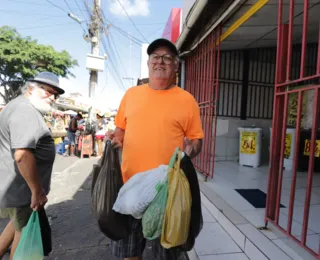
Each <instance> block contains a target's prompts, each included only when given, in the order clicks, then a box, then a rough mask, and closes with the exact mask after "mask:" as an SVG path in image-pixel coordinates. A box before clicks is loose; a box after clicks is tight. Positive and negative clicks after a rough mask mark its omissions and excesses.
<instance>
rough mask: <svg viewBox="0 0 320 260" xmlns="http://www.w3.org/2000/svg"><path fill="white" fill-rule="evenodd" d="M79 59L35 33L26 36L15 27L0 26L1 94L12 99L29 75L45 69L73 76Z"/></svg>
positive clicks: (31, 75) (63, 75) (7, 99)
mask: <svg viewBox="0 0 320 260" xmlns="http://www.w3.org/2000/svg"><path fill="white" fill-rule="evenodd" d="M75 66H78V62H77V61H76V60H74V59H72V57H71V56H70V54H69V53H68V52H67V51H61V52H58V51H56V50H55V49H54V48H53V47H52V46H45V45H42V44H38V43H37V41H36V40H33V39H31V37H22V36H21V35H20V34H19V33H18V32H17V31H16V30H15V29H13V28H10V27H8V26H3V27H0V88H4V91H3V92H4V93H3V94H2V93H0V95H1V96H2V97H3V98H4V100H5V102H6V103H8V102H9V101H10V100H11V99H12V98H13V97H14V96H15V92H16V90H17V88H19V87H20V86H21V85H22V84H23V83H24V82H25V81H26V80H27V79H28V78H31V77H34V76H35V75H36V74H38V73H39V72H41V71H50V72H53V73H55V74H57V75H59V76H62V77H68V76H73V75H72V73H71V71H70V69H72V68H73V67H75Z"/></svg>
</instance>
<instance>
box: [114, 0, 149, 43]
mask: <svg viewBox="0 0 320 260" xmlns="http://www.w3.org/2000/svg"><path fill="white" fill-rule="evenodd" d="M118 3H119V4H120V5H121V7H122V9H123V11H124V12H125V13H126V15H127V16H128V18H129V19H130V21H131V23H132V24H133V26H134V27H135V28H136V30H137V31H138V32H139V34H140V35H141V36H142V38H143V39H144V40H145V41H146V42H147V43H149V41H148V40H147V39H146V38H145V37H144V36H143V34H142V33H141V32H140V30H139V29H138V27H137V26H136V24H135V23H134V21H133V20H132V19H131V17H130V15H129V14H128V12H127V10H126V9H125V8H124V6H123V5H122V3H121V1H120V0H118Z"/></svg>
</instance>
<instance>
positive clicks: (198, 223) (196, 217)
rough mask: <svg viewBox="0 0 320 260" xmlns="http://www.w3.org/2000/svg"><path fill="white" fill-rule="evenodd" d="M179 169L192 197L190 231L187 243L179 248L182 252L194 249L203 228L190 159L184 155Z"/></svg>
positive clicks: (198, 193) (198, 196)
mask: <svg viewBox="0 0 320 260" xmlns="http://www.w3.org/2000/svg"><path fill="white" fill-rule="evenodd" d="M181 169H182V170H183V172H184V174H185V175H186V177H187V179H188V181H189V184H190V192H191V197H192V204H191V221H190V231H189V235H188V240H187V242H186V243H185V244H184V245H182V247H181V248H182V250H185V251H190V250H191V249H192V248H193V247H194V244H195V241H196V238H197V236H198V235H199V233H200V231H201V230H202V226H203V216H202V209H201V194H200V186H199V180H198V175H197V172H196V170H195V168H194V166H193V163H192V161H191V159H190V157H189V156H188V155H186V154H185V156H184V157H183V158H182V160H181Z"/></svg>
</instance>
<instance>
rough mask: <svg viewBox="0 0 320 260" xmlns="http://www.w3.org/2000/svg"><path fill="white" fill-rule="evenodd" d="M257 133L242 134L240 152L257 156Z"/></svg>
mask: <svg viewBox="0 0 320 260" xmlns="http://www.w3.org/2000/svg"><path fill="white" fill-rule="evenodd" d="M256 145H257V133H256V132H242V133H241V147H240V152H241V153H243V154H256V152H257V151H256Z"/></svg>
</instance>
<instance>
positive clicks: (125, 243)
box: [111, 219, 189, 260]
mask: <svg viewBox="0 0 320 260" xmlns="http://www.w3.org/2000/svg"><path fill="white" fill-rule="evenodd" d="M151 246H152V253H153V255H154V257H156V258H157V259H159V260H188V259H189V258H188V255H187V253H186V252H182V251H180V250H178V249H170V250H167V249H164V248H163V247H162V246H161V245H160V240H159V239H157V240H154V241H151ZM145 247H146V239H145V238H144V236H143V232H142V222H141V220H137V219H132V232H131V234H130V235H129V237H128V238H125V239H122V240H119V241H111V252H112V254H113V255H114V256H115V257H118V258H131V257H138V256H142V255H143V251H144V249H145Z"/></svg>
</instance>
